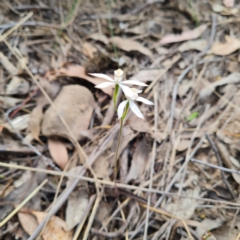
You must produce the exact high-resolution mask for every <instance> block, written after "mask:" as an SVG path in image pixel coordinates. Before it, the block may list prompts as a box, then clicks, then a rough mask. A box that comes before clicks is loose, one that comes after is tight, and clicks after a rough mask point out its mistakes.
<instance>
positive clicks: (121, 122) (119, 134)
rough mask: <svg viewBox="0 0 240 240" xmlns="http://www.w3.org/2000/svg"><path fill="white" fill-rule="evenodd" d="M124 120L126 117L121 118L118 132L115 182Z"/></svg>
mask: <svg viewBox="0 0 240 240" xmlns="http://www.w3.org/2000/svg"><path fill="white" fill-rule="evenodd" d="M123 120H124V118H121V120H120V129H119V133H118V142H117V149H116V152H115V159H114V182H115V183H116V179H117V160H118V150H119V147H120V142H121V138H122V128H123Z"/></svg>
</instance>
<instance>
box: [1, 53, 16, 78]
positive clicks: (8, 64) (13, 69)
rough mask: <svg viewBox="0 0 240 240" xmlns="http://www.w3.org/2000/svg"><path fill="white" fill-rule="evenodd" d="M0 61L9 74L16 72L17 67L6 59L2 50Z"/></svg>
mask: <svg viewBox="0 0 240 240" xmlns="http://www.w3.org/2000/svg"><path fill="white" fill-rule="evenodd" d="M0 62H1V63H2V65H3V67H4V68H5V69H6V70H7V71H8V73H9V74H11V75H17V74H18V69H17V68H16V67H15V66H14V65H13V64H12V63H11V62H10V61H9V60H8V58H7V57H6V56H5V55H4V54H3V53H2V52H0Z"/></svg>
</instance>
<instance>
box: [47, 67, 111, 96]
mask: <svg viewBox="0 0 240 240" xmlns="http://www.w3.org/2000/svg"><path fill="white" fill-rule="evenodd" d="M58 76H68V77H76V78H83V79H85V80H87V81H89V82H91V83H93V84H94V85H97V84H100V83H103V82H106V79H103V78H99V77H91V76H90V75H87V74H86V73H85V68H84V67H82V66H80V65H73V64H68V65H67V66H65V67H63V68H60V69H59V70H58V71H55V72H54V73H52V72H48V74H47V75H46V78H47V79H48V80H49V81H53V80H55V79H56V78H57V77H58ZM102 91H103V92H105V93H106V94H108V95H109V96H112V94H113V87H111V86H110V87H107V88H103V89H102Z"/></svg>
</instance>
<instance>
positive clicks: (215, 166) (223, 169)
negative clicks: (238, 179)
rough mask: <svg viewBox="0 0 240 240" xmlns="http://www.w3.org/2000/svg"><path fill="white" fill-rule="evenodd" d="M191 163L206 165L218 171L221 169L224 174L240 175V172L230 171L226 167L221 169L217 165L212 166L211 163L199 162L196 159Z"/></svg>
mask: <svg viewBox="0 0 240 240" xmlns="http://www.w3.org/2000/svg"><path fill="white" fill-rule="evenodd" d="M191 162H194V163H199V164H202V165H206V166H208V167H212V168H216V169H219V170H221V171H224V172H229V173H236V174H239V175H240V171H237V170H235V169H229V168H225V167H220V166H217V165H214V164H211V163H207V162H203V161H201V160H198V159H196V158H192V159H191Z"/></svg>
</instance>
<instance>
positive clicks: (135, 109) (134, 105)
mask: <svg viewBox="0 0 240 240" xmlns="http://www.w3.org/2000/svg"><path fill="white" fill-rule="evenodd" d="M129 106H130V108H131V110H132V111H133V113H134V114H135V115H136V116H137V117H139V118H142V119H144V117H143V115H142V113H141V112H140V110H139V108H138V107H137V105H136V104H135V103H134V102H133V101H132V100H130V101H129Z"/></svg>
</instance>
